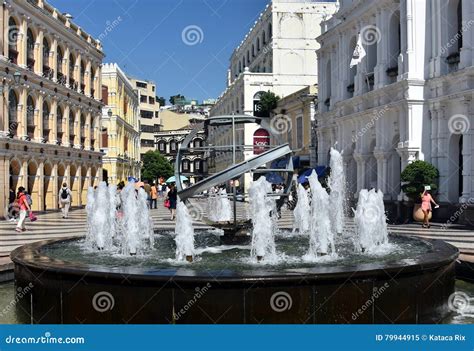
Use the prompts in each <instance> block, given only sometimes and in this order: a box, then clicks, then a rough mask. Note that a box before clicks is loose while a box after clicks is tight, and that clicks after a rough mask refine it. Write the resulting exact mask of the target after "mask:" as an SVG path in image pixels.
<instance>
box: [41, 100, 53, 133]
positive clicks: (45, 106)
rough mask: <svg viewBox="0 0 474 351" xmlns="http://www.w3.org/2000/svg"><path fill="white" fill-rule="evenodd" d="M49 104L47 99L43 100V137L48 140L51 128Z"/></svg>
mask: <svg viewBox="0 0 474 351" xmlns="http://www.w3.org/2000/svg"><path fill="white" fill-rule="evenodd" d="M49 113H50V110H49V104H48V102H47V101H44V102H43V118H42V119H43V139H44V140H48V139H49V130H50V129H51V128H50V125H49Z"/></svg>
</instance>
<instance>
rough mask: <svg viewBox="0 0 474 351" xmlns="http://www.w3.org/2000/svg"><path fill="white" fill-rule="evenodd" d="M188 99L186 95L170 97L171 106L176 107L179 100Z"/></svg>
mask: <svg viewBox="0 0 474 351" xmlns="http://www.w3.org/2000/svg"><path fill="white" fill-rule="evenodd" d="M185 99H186V98H185V97H184V95H181V94H178V95H173V96H170V103H171V105H175V104H176V103H177V102H178V101H179V100H185Z"/></svg>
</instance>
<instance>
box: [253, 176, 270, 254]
mask: <svg viewBox="0 0 474 351" xmlns="http://www.w3.org/2000/svg"><path fill="white" fill-rule="evenodd" d="M271 192H272V185H271V184H270V183H269V182H267V180H266V179H265V177H260V178H259V179H258V180H257V181H255V182H253V183H252V185H251V186H250V188H249V196H250V205H251V211H252V212H251V218H252V223H253V229H252V247H251V257H252V258H255V257H256V258H257V260H258V261H260V260H262V259H263V258H265V259H272V258H275V257H276V246H275V237H274V234H275V233H274V228H275V225H274V222H275V218H274V217H273V216H272V211H273V213H275V212H274V209H275V200H274V199H273V198H272V197H269V196H267V194H268V193H271Z"/></svg>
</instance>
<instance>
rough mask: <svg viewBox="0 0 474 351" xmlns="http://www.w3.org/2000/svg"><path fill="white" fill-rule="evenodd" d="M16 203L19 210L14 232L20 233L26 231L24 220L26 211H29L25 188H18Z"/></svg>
mask: <svg viewBox="0 0 474 351" xmlns="http://www.w3.org/2000/svg"><path fill="white" fill-rule="evenodd" d="M30 199H31V198H30ZM16 203H17V205H18V207H19V208H20V218H19V220H18V224H17V225H16V228H15V230H16V231H17V232H20V233H21V232H24V231H26V228H25V219H26V215H27V214H28V211H30V210H31V207H30V201H29V200H28V196H27V194H26V192H25V188H24V187H22V186H20V187H19V188H18V193H17V195H16Z"/></svg>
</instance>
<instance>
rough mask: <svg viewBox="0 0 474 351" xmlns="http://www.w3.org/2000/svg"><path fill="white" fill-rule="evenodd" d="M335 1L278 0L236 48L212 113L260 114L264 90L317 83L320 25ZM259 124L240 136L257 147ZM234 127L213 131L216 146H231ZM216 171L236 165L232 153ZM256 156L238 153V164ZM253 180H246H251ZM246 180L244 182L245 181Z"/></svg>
mask: <svg viewBox="0 0 474 351" xmlns="http://www.w3.org/2000/svg"><path fill="white" fill-rule="evenodd" d="M336 6H337V4H336V3H335V2H320V1H303V0H301V1H293V0H291V1H290V0H273V1H271V3H270V4H268V5H267V7H266V8H265V9H264V11H263V12H262V13H261V14H260V16H259V18H258V20H257V21H256V22H255V25H254V26H253V27H252V28H251V29H250V31H249V33H248V34H247V35H246V36H245V38H244V39H243V40H242V42H241V43H240V45H239V46H238V47H237V48H236V49H235V50H234V52H233V54H232V57H231V59H230V67H229V70H228V77H227V81H228V86H227V89H226V90H225V91H224V92H223V93H222V95H221V96H220V98H219V99H218V101H217V103H216V105H215V106H214V108H212V110H211V116H216V115H229V114H248V115H256V116H258V115H259V106H260V105H259V99H260V96H261V94H262V92H266V91H272V92H274V93H275V94H276V95H278V96H280V97H285V96H287V95H290V94H292V93H294V92H296V91H298V90H300V89H303V88H304V87H307V86H309V85H313V84H316V83H317V80H318V75H317V59H316V53H315V50H316V49H317V48H318V47H319V45H318V43H317V42H316V40H314V39H315V38H316V37H317V36H319V35H320V34H321V27H320V23H321V22H322V21H323V20H324V19H325V18H326V17H327V16H328V15H331V14H332V13H334V12H335V11H336ZM257 129H258V125H254V124H247V125H245V126H239V128H238V130H237V133H236V140H237V143H239V144H245V145H252V141H253V138H254V133H255V132H256V131H257ZM231 141H232V133H231V130H230V128H227V129H223V128H220V129H219V130H216V131H214V130H212V129H211V130H209V142H210V143H212V144H213V145H229V144H231ZM217 157H218V160H216V162H215V164H216V167H217V168H215V169H214V168H213V169H212V171H213V172H214V171H218V170H221V169H225V168H226V167H227V166H228V165H229V164H231V163H232V154H231V153H219V154H218V155H217ZM250 157H253V151H252V149H251V148H249V149H248V150H246V151H245V152H244V153H239V155H238V158H237V162H241V161H243V160H244V159H248V158H250ZM249 180H250V179H249V178H248V179H247V183H248V181H249ZM244 184H245V183H244Z"/></svg>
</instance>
